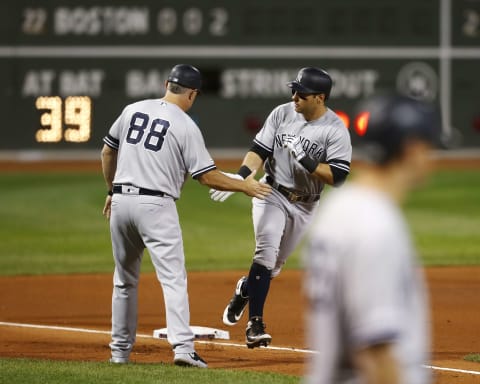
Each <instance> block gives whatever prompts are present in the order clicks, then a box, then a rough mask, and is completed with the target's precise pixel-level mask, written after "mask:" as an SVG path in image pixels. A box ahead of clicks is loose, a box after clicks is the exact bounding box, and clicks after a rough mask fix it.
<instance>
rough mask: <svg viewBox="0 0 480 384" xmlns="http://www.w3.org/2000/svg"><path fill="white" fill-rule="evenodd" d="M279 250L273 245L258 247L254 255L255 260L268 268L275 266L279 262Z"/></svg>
mask: <svg viewBox="0 0 480 384" xmlns="http://www.w3.org/2000/svg"><path fill="white" fill-rule="evenodd" d="M277 253H278V252H277V250H276V249H275V248H272V247H268V248H263V249H261V250H259V249H257V251H256V252H255V256H254V257H253V262H254V263H256V264H259V265H263V266H264V267H265V268H267V269H268V270H270V271H271V270H272V269H274V268H275V264H276V262H277Z"/></svg>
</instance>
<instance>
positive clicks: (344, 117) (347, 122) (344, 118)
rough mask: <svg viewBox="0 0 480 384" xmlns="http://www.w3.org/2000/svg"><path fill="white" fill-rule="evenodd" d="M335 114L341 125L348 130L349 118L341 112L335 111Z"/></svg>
mask: <svg viewBox="0 0 480 384" xmlns="http://www.w3.org/2000/svg"><path fill="white" fill-rule="evenodd" d="M335 113H336V114H337V115H338V117H340V119H342V121H343V124H345V126H346V127H347V128H350V117H348V115H347V114H346V113H345V112H343V111H335Z"/></svg>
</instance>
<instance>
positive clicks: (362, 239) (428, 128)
mask: <svg viewBox="0 0 480 384" xmlns="http://www.w3.org/2000/svg"><path fill="white" fill-rule="evenodd" d="M360 110H362V111H367V114H366V116H365V119H366V121H368V126H367V131H366V134H365V135H364V136H363V137H362V138H361V141H360V146H359V147H360V148H362V149H363V150H364V151H365V153H364V154H365V156H366V160H367V162H368V163H367V164H366V165H365V166H364V167H358V169H357V173H356V175H355V177H354V179H353V180H352V181H351V182H347V183H346V184H345V185H344V187H343V188H341V189H339V190H336V191H333V192H332V193H331V194H330V195H329V196H328V197H327V198H326V199H325V201H324V202H323V209H321V210H320V211H319V212H318V214H317V216H316V218H315V220H314V224H313V227H312V230H311V232H310V234H309V237H308V242H307V247H306V249H305V252H304V256H305V269H306V283H305V286H306V293H307V296H308V299H309V302H310V306H309V316H308V327H307V335H306V340H308V341H309V342H310V343H311V346H312V348H313V349H314V350H316V351H318V353H317V354H315V355H314V356H313V357H312V358H311V361H310V362H309V365H308V371H307V377H306V380H305V382H306V383H308V384H313V383H315V384H331V383H338V384H341V383H344V384H346V383H348V384H354V383H362V384H373V383H383V384H397V383H402V384H426V383H429V382H430V377H429V371H428V370H427V369H425V368H422V364H425V363H427V361H428V358H429V355H428V352H429V348H430V331H429V328H428V302H427V297H426V290H425V284H424V280H423V276H422V274H421V271H420V270H419V269H418V266H417V257H416V254H415V250H414V247H413V245H412V241H411V238H410V234H409V230H408V227H407V223H406V222H405V220H404V217H403V215H402V212H401V210H400V207H399V204H400V203H401V201H402V200H403V199H404V198H405V196H406V194H407V192H408V191H409V190H410V189H411V188H412V187H415V186H417V185H418V184H419V183H421V182H422V180H424V178H425V176H426V175H427V173H428V171H429V154H430V149H431V147H432V144H433V143H434V142H435V141H436V140H437V139H438V137H439V136H440V123H439V119H438V118H437V113H436V111H435V109H434V108H433V107H432V106H430V105H427V104H424V103H422V102H419V101H416V100H413V99H410V98H407V97H404V96H399V95H384V96H376V97H374V98H372V99H370V100H368V101H366V102H365V103H364V104H363V105H361V106H360Z"/></svg>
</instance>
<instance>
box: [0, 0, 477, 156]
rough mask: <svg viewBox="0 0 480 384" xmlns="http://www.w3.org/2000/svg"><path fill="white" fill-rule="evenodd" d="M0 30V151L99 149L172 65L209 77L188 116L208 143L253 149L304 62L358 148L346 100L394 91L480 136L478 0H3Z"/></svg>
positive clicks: (160, 85) (158, 90) (455, 142)
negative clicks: (328, 86)
mask: <svg viewBox="0 0 480 384" xmlns="http://www.w3.org/2000/svg"><path fill="white" fill-rule="evenodd" d="M0 32H1V33H0V82H1V87H0V108H1V113H2V123H3V127H2V140H1V141H0V150H16V149H22V150H24V149H27V150H28V149H32V150H55V149H62V150H66V149H67V150H68V149H99V148H100V147H101V146H102V138H103V136H104V135H105V133H106V132H107V130H108V128H109V127H110V125H111V124H112V123H113V121H114V120H115V118H116V117H117V115H118V114H119V113H120V112H121V110H122V109H123V107H124V106H125V105H126V104H128V103H131V102H134V101H137V100H140V99H145V98H159V97H162V96H163V94H164V82H165V79H166V77H167V75H168V72H169V70H170V68H171V67H172V66H173V65H175V64H178V63H189V64H193V65H195V66H196V67H198V68H199V69H200V70H201V72H202V74H203V76H204V84H205V85H204V89H203V92H202V94H201V95H200V97H199V98H197V101H196V103H195V105H194V107H193V108H192V110H191V111H189V113H190V115H191V116H192V118H193V119H194V120H195V121H196V122H197V124H198V125H199V126H200V128H201V130H202V132H203V134H204V137H205V141H206V143H207V146H208V147H210V148H226V149H230V148H245V147H248V146H249V145H250V143H251V140H252V138H253V136H254V135H255V133H256V132H257V131H258V129H260V128H261V126H262V124H263V121H264V120H265V118H266V117H267V115H268V113H269V112H270V111H271V110H272V109H273V108H274V107H275V106H276V105H278V104H280V103H284V102H288V101H289V100H290V96H291V94H290V89H289V88H288V87H286V83H287V82H288V81H290V80H292V79H294V78H295V76H296V73H297V71H298V70H299V69H300V68H302V67H305V66H318V67H321V68H324V69H326V70H327V71H328V72H329V73H330V75H331V76H332V78H333V81H334V88H333V90H332V94H331V97H330V100H329V102H328V106H329V107H330V108H332V109H333V110H335V111H336V112H337V113H338V114H339V115H340V116H341V117H342V118H343V119H344V121H345V122H346V124H347V125H348V126H349V129H351V135H352V141H353V144H354V145H355V141H356V139H357V138H358V135H359V134H360V132H357V131H356V129H355V128H356V127H355V124H354V121H355V118H356V116H354V115H352V113H353V112H352V111H353V106H354V105H355V103H356V102H358V101H359V100H360V99H362V98H365V97H367V96H369V95H371V94H373V93H375V92H378V91H383V90H388V89H391V90H393V89H396V90H398V91H400V92H402V93H405V94H408V95H410V96H413V97H415V98H419V99H425V100H429V101H433V102H435V103H438V104H439V105H441V108H442V114H443V132H444V134H445V136H448V137H449V138H450V139H451V140H450V144H451V145H452V146H457V147H480V92H479V91H480V76H478V72H479V70H480V0H404V1H402V2H399V1H397V0H335V1H328V2H327V1H311V0H308V1H307V0H296V1H294V2H293V1H290V0H289V1H287V0H262V1H257V0H242V1H240V0H229V1H220V0H202V1H194V0H175V1H172V0H164V1H161V0H136V1H133V0H132V1H126V0H123V1H114V2H112V1H107V0H83V1H69V0H50V1H42V2H39V1H33V0H28V1H27V0H16V1H13V0H3V1H2V3H1V4H0Z"/></svg>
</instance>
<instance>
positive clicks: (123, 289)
mask: <svg viewBox="0 0 480 384" xmlns="http://www.w3.org/2000/svg"><path fill="white" fill-rule="evenodd" d="M201 83H202V79H201V74H200V72H199V71H198V69H196V68H195V67H193V66H191V65H186V64H179V65H176V66H175V67H173V69H172V70H171V72H170V75H169V77H168V80H167V82H166V93H165V96H164V97H163V98H161V99H155V100H143V101H140V102H136V103H133V104H130V105H128V106H126V107H125V109H124V110H123V112H122V113H121V114H120V116H119V117H118V118H117V119H116V121H115V122H114V123H113V125H112V127H111V128H110V130H109V132H108V134H107V135H106V136H105V138H104V140H103V141H104V146H103V149H102V170H103V175H104V178H105V181H106V183H107V186H108V189H109V193H108V196H107V198H106V201H105V207H104V209H103V213H104V215H106V216H107V218H109V219H110V232H111V238H112V248H113V257H114V260H115V272H114V281H113V284H114V287H113V297H112V340H111V343H110V348H111V355H112V357H111V360H110V361H111V362H113V363H127V362H128V360H129V355H130V352H131V350H132V348H133V345H134V343H135V336H136V329H137V285H138V280H139V275H140V264H141V261H142V256H143V251H144V249H145V248H147V249H148V251H149V253H150V257H151V259H152V262H153V265H154V267H155V270H156V273H157V277H158V280H159V281H160V283H161V285H162V289H163V295H164V300H165V309H166V323H167V339H168V341H169V343H170V344H171V345H172V347H173V350H174V363H175V364H177V365H186V366H195V367H201V368H206V367H207V363H206V362H205V361H204V360H203V359H202V358H200V356H199V355H198V354H197V353H196V352H195V349H194V344H193V340H194V334H193V333H192V331H191V329H190V326H189V322H190V312H189V304H188V293H187V276H186V271H185V265H184V252H183V241H182V233H181V229H180V225H179V218H178V213H177V210H176V205H175V201H176V200H177V199H178V198H180V191H181V189H182V186H183V184H184V182H185V180H186V177H187V175H188V174H190V175H191V176H192V177H193V178H194V179H196V180H198V181H199V182H200V183H201V184H204V185H208V186H210V187H212V188H216V189H218V190H230V189H231V190H236V191H241V192H244V193H246V194H247V195H249V196H252V197H255V198H257V199H259V200H261V199H263V198H264V197H265V196H266V195H267V194H268V193H269V192H270V190H271V187H270V186H269V185H267V184H263V183H259V182H257V181H256V180H255V179H254V178H253V175H254V173H255V172H252V176H250V177H248V178H247V179H245V180H235V179H232V178H230V177H227V176H225V175H223V174H222V173H221V172H220V171H218V170H217V169H216V167H215V164H214V162H213V160H212V158H211V156H210V154H209V153H208V151H207V149H206V148H205V144H204V140H203V137H202V134H201V132H200V130H199V128H198V127H197V125H196V124H195V123H194V122H193V120H192V119H191V118H190V117H189V116H188V115H187V114H186V111H188V110H189V109H190V107H191V106H192V105H193V103H194V101H195V99H196V96H197V93H198V92H199V90H200V88H201Z"/></svg>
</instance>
